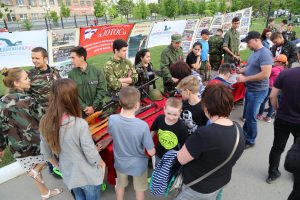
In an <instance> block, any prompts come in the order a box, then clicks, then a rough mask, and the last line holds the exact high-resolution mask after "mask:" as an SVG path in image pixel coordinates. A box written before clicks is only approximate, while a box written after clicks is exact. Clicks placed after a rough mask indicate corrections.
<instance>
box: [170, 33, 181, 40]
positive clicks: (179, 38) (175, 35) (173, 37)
mask: <svg viewBox="0 0 300 200" xmlns="http://www.w3.org/2000/svg"><path fill="white" fill-rule="evenodd" d="M181 38H182V36H181V35H180V34H173V35H172V36H171V40H172V41H174V42H181Z"/></svg>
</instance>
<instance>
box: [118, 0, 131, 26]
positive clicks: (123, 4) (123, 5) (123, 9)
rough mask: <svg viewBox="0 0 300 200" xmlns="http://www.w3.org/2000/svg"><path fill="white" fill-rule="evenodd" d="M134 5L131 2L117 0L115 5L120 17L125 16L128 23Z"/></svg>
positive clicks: (128, 0)
mask: <svg viewBox="0 0 300 200" xmlns="http://www.w3.org/2000/svg"><path fill="white" fill-rule="evenodd" d="M133 7H134V3H133V2H132V0H119V1H118V4H117V8H118V11H119V12H120V14H121V15H125V16H126V18H127V22H129V15H130V14H131V13H132V9H133Z"/></svg>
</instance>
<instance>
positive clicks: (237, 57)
mask: <svg viewBox="0 0 300 200" xmlns="http://www.w3.org/2000/svg"><path fill="white" fill-rule="evenodd" d="M233 58H234V59H235V60H237V61H239V62H240V61H241V57H240V56H237V55H234V56H233Z"/></svg>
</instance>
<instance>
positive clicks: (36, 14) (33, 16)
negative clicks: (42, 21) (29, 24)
mask: <svg viewBox="0 0 300 200" xmlns="http://www.w3.org/2000/svg"><path fill="white" fill-rule="evenodd" d="M39 18H40V14H39V13H32V14H31V19H33V20H35V19H39Z"/></svg>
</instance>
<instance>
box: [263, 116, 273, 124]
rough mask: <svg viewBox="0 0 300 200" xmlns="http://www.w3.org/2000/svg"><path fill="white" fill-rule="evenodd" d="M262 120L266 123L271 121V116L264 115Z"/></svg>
mask: <svg viewBox="0 0 300 200" xmlns="http://www.w3.org/2000/svg"><path fill="white" fill-rule="evenodd" d="M264 121H265V122H268V123H271V122H272V119H271V117H264Z"/></svg>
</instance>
